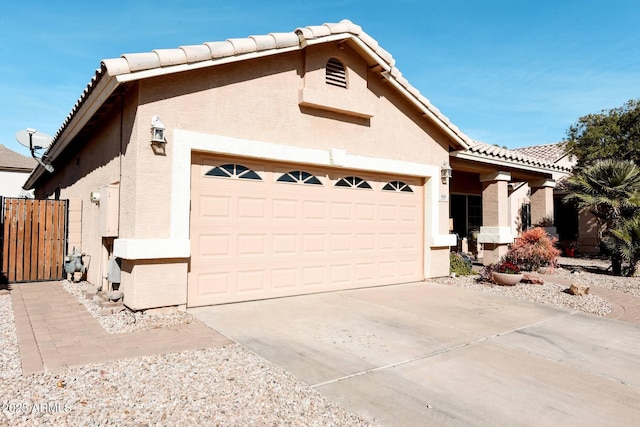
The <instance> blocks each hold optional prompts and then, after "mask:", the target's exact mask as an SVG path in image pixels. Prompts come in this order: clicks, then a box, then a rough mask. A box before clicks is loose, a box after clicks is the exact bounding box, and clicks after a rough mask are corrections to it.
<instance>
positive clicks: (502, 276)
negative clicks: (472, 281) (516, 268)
mask: <svg viewBox="0 0 640 427" xmlns="http://www.w3.org/2000/svg"><path fill="white" fill-rule="evenodd" d="M523 277H524V276H523V275H522V274H509V273H496V272H494V273H493V281H494V282H496V283H497V284H498V285H504V286H513V285H515V284H516V283H519V282H520V281H521V280H522V278H523Z"/></svg>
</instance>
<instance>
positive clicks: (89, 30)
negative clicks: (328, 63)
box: [0, 0, 640, 154]
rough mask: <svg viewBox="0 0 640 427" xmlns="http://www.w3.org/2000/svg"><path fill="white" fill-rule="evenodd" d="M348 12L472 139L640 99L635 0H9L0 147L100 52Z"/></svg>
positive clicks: (548, 132)
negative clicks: (310, 0) (304, 0)
mask: <svg viewBox="0 0 640 427" xmlns="http://www.w3.org/2000/svg"><path fill="white" fill-rule="evenodd" d="M342 19H349V20H351V21H353V22H354V23H356V24H358V25H360V26H362V28H363V29H364V31H365V32H367V33H368V34H369V35H371V36H372V37H373V38H374V39H376V40H377V41H378V42H379V43H380V45H381V46H382V47H383V48H385V49H386V50H387V51H389V52H390V53H391V54H392V55H393V57H394V58H395V59H396V65H397V67H398V68H399V69H400V71H401V72H402V73H403V75H404V77H406V78H407V79H408V80H409V82H410V83H411V84H412V85H413V86H415V87H416V88H418V89H419V90H420V92H421V93H422V94H423V95H424V96H426V97H427V98H429V99H430V100H431V102H432V103H433V104H434V105H436V106H437V107H438V108H439V109H440V110H441V111H442V112H443V113H444V114H445V115H447V116H448V117H449V119H451V121H452V122H453V123H455V124H456V125H457V126H458V127H460V128H461V129H462V130H463V131H464V132H465V133H467V134H468V135H469V136H470V137H472V138H474V139H477V140H481V141H484V142H487V143H490V144H498V145H501V146H507V147H509V148H516V147H523V146H529V145H536V144H546V143H553V142H557V141H560V140H562V138H563V137H564V136H565V132H566V130H567V128H568V127H569V126H570V125H571V124H572V123H574V122H575V121H576V120H577V119H578V118H579V117H581V116H583V115H586V114H589V113H595V112H599V111H601V110H603V109H608V108H614V107H618V106H620V105H622V104H623V103H625V102H626V101H627V100H629V99H638V98H640V31H638V20H639V19H640V2H638V1H637V0H579V1H577V0H576V1H574V0H554V1H548V0H537V1H529V0H486V1H480V0H477V1H476V0H466V1H463V0H441V1H431V0H424V1H405V0H395V1H388V0H386V1H377V0H376V1H369V2H361V1H348V0H343V1H339V0H325V1H316V2H311V3H307V4H303V2H292V1H287V2H280V1H269V2H267V1H251V0H245V1H238V2H234V1H228V0H227V1H190V2H188V1H170V0H157V1H146V0H145V1H135V0H128V1H110V2H86V1H82V2H80V1H72V0H71V1H64V2H62V1H56V0H53V1H52V0H48V1H29V0H22V1H7V2H4V4H3V5H2V6H0V40H1V42H0V58H1V59H0V144H3V145H5V146H7V147H9V148H11V149H13V150H15V151H18V152H20V153H22V154H28V150H25V149H23V148H22V147H21V146H20V145H19V144H18V143H17V142H15V133H16V132H17V131H19V130H22V129H26V128H27V127H32V128H36V129H38V130H39V131H41V132H45V133H48V134H50V135H53V134H55V133H56V131H57V130H58V128H59V127H60V126H61V124H62V122H63V120H64V119H65V117H66V116H67V115H68V114H69V112H70V111H71V108H72V107H73V105H74V104H75V102H76V100H77V99H78V97H79V96H80V94H81V93H82V91H83V90H84V88H85V86H86V85H87V83H88V82H89V80H90V79H91V77H92V76H93V74H94V71H95V69H96V68H98V67H99V65H100V60H101V59H104V58H113V57H119V56H120V55H121V54H123V53H133V52H147V51H151V50H153V49H157V48H174V47H178V46H181V45H190V44H201V43H203V42H208V41H217V40H225V39H227V38H232V37H246V36H249V35H256V34H267V33H269V32H283V31H293V30H294V29H295V28H297V27H303V26H307V25H319V24H323V23H325V22H339V21H340V20H342Z"/></svg>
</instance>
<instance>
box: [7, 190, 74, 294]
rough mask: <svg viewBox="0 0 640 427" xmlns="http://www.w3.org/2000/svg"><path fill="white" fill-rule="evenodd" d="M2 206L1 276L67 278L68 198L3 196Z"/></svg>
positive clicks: (26, 279)
mask: <svg viewBox="0 0 640 427" xmlns="http://www.w3.org/2000/svg"><path fill="white" fill-rule="evenodd" d="M0 205H1V206H2V212H1V213H0V226H1V227H0V271H2V276H4V277H0V279H2V280H4V281H8V282H9V283H14V282H34V281H44V280H59V279H63V278H64V276H65V274H64V256H65V254H66V248H67V206H68V203H67V201H66V200H32V199H14V198H4V199H2V198H0Z"/></svg>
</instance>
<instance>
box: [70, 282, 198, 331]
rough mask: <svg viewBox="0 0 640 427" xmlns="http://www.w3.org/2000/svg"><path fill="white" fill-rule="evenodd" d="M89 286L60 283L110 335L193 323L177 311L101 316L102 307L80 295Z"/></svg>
mask: <svg viewBox="0 0 640 427" xmlns="http://www.w3.org/2000/svg"><path fill="white" fill-rule="evenodd" d="M89 286H90V284H89V283H88V282H70V281H68V280H64V281H63V282H62V287H63V288H64V289H65V290H66V291H67V292H69V293H70V294H71V295H73V296H75V297H76V298H77V300H78V301H80V302H81V303H82V304H84V306H85V307H86V308H87V310H88V311H89V313H91V314H92V315H93V317H95V318H96V319H97V320H98V322H100V324H101V325H102V327H103V328H104V329H105V330H106V331H107V332H109V333H110V334H117V333H127V332H134V331H138V330H142V329H154V328H164V327H169V326H175V325H181V324H186V323H191V322H193V321H194V319H193V317H192V316H191V315H190V314H188V313H187V312H185V311H179V310H177V309H165V310H147V311H135V312H134V311H131V310H129V309H126V308H125V309H124V310H123V311H121V312H119V313H116V314H111V315H108V316H101V315H99V314H98V312H99V311H100V309H101V308H102V307H101V306H100V305H99V304H97V303H95V302H94V301H93V300H92V299H87V298H85V296H84V295H83V293H82V291H83V290H86V289H87V288H88V287H89Z"/></svg>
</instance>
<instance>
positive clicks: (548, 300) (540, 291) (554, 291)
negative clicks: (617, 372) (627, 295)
mask: <svg viewBox="0 0 640 427" xmlns="http://www.w3.org/2000/svg"><path fill="white" fill-rule="evenodd" d="M434 281H435V282H437V283H441V284H446V285H455V286H461V287H465V288H469V289H474V290H476V291H481V292H490V293H493V294H498V295H505V296H508V297H512V298H518V299H522V300H526V301H531V302H537V303H541V304H548V305H553V306H555V307H560V308H566V309H567V310H572V311H581V312H584V313H589V314H595V315H598V316H605V315H607V314H608V313H610V312H611V311H613V306H611V304H609V303H608V302H607V301H605V300H603V299H602V298H600V297H597V296H595V295H592V294H590V295H585V296H573V295H569V294H568V293H566V292H564V290H565V289H567V287H566V286H563V285H559V284H557V283H553V282H550V281H546V282H545V283H544V285H537V284H528V283H518V284H516V285H514V286H501V285H495V284H493V283H487V282H479V281H478V276H465V277H456V278H441V279H436V280H434Z"/></svg>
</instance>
